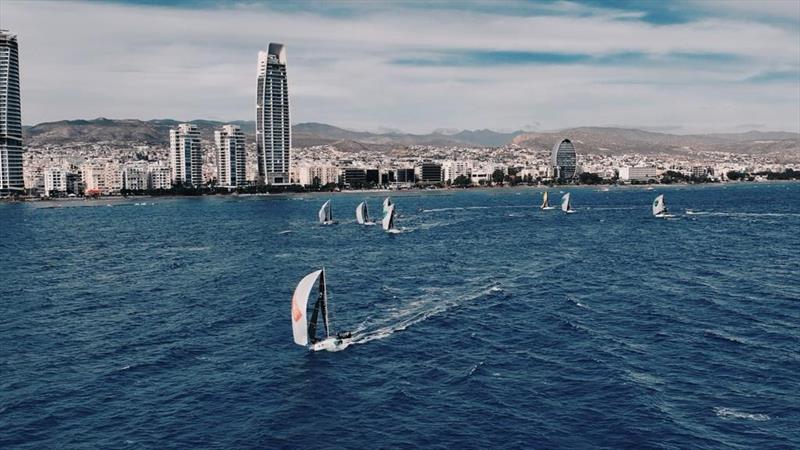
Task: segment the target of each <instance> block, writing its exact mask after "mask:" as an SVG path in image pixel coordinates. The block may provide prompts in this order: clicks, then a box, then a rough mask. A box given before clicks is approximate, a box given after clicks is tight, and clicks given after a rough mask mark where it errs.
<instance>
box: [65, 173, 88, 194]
mask: <svg viewBox="0 0 800 450" xmlns="http://www.w3.org/2000/svg"><path fill="white" fill-rule="evenodd" d="M83 191H84V185H83V174H82V173H81V171H80V170H78V171H77V172H68V173H67V194H74V195H83Z"/></svg>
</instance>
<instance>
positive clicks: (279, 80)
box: [256, 43, 292, 184]
mask: <svg viewBox="0 0 800 450" xmlns="http://www.w3.org/2000/svg"><path fill="white" fill-rule="evenodd" d="M291 148H292V128H291V122H290V121H289V86H288V83H287V80H286V47H284V46H283V44H275V43H270V44H269V48H268V50H267V51H266V52H263V51H262V52H258V87H257V92H256V152H257V154H258V178H259V182H260V183H266V184H288V183H290V182H291V180H290V177H289V166H290V165H291Z"/></svg>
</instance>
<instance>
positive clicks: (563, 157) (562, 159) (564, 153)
mask: <svg viewBox="0 0 800 450" xmlns="http://www.w3.org/2000/svg"><path fill="white" fill-rule="evenodd" d="M550 165H551V167H552V170H553V178H555V179H557V180H558V181H570V180H572V179H573V178H575V171H576V166H577V155H576V153H575V147H574V146H573V145H572V141H570V140H569V139H563V140H561V141H560V142H558V143H556V145H554V146H553V155H552V159H551V161H550Z"/></svg>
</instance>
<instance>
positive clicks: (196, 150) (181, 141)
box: [169, 123, 203, 187]
mask: <svg viewBox="0 0 800 450" xmlns="http://www.w3.org/2000/svg"><path fill="white" fill-rule="evenodd" d="M169 161H170V168H171V169H172V183H173V184H176V185H188V186H194V187H197V186H200V185H201V184H202V182H203V180H202V176H203V172H202V170H203V153H202V150H201V148H200V130H198V129H197V126H196V125H192V124H189V123H182V124H180V125H178V128H176V129H172V130H169Z"/></svg>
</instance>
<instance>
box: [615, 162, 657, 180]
mask: <svg viewBox="0 0 800 450" xmlns="http://www.w3.org/2000/svg"><path fill="white" fill-rule="evenodd" d="M657 177H658V171H657V169H656V168H655V167H628V166H624V167H620V168H619V179H620V181H647V180H654V179H656V178H657Z"/></svg>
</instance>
